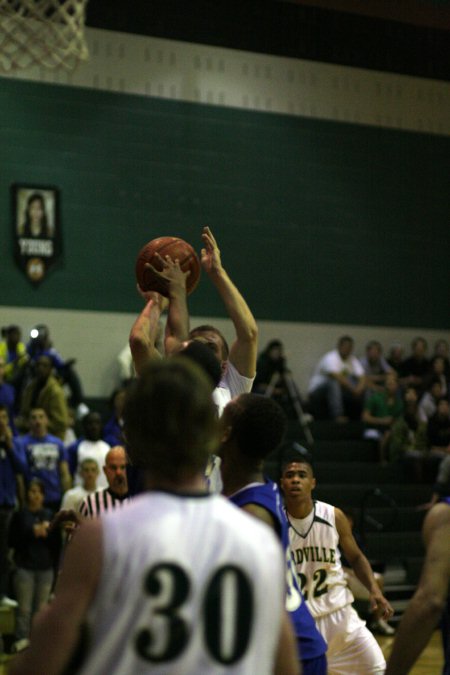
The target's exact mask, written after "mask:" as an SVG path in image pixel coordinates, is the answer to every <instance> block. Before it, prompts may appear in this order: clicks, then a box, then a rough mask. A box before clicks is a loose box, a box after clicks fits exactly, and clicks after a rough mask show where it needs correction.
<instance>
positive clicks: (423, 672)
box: [0, 631, 443, 675]
mask: <svg viewBox="0 0 450 675" xmlns="http://www.w3.org/2000/svg"><path fill="white" fill-rule="evenodd" d="M377 640H378V642H379V644H380V646H381V649H382V650H383V653H384V655H385V656H388V655H389V653H390V650H391V647H392V643H393V638H391V637H377ZM3 658H4V657H2V656H1V657H0V675H6V667H5V662H4V660H3ZM442 666H443V658H442V646H441V637H440V633H439V632H438V631H436V632H435V633H434V634H433V637H432V638H431V640H430V642H429V644H428V646H427V647H426V649H425V651H424V652H423V654H422V655H421V657H420V659H419V660H418V661H417V663H416V665H415V666H414V668H413V669H412V670H411V671H410V675H440V673H441V672H442Z"/></svg>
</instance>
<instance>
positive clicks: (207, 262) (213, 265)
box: [201, 227, 222, 274]
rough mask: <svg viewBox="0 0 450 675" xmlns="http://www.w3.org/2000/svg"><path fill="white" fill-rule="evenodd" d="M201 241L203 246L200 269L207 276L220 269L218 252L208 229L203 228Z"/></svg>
mask: <svg viewBox="0 0 450 675" xmlns="http://www.w3.org/2000/svg"><path fill="white" fill-rule="evenodd" d="M202 240H203V244H204V248H202V250H201V263H202V267H203V269H204V270H205V272H206V273H207V274H211V273H214V272H218V271H219V270H220V269H221V268H222V261H221V259H220V250H219V247H218V245H217V242H216V240H215V238H214V235H213V233H212V232H211V230H210V229H209V227H204V228H203V232H202Z"/></svg>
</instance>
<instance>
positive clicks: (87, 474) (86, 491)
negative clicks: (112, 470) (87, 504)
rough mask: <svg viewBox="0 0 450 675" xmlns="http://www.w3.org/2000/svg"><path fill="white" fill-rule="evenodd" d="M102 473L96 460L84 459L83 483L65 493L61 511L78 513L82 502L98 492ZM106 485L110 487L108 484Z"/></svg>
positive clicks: (81, 469)
mask: <svg viewBox="0 0 450 675" xmlns="http://www.w3.org/2000/svg"><path fill="white" fill-rule="evenodd" d="M101 473H103V470H102V471H100V470H99V468H98V464H97V462H96V460H95V459H90V458H89V457H88V458H86V459H83V460H82V461H81V463H80V467H79V476H80V478H81V483H80V484H79V485H76V486H75V487H73V488H70V490H67V492H65V493H64V496H63V499H62V502H61V511H64V510H66V511H70V510H73V511H78V509H79V507H80V505H81V502H83V501H84V500H85V499H86V497H87V496H88V495H90V494H92V493H93V492H95V491H96V490H97V487H98V486H97V483H98V478H99V476H100V474H101ZM105 482H106V481H105ZM106 485H108V483H107V482H106Z"/></svg>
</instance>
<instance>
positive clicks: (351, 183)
mask: <svg viewBox="0 0 450 675" xmlns="http://www.w3.org/2000/svg"><path fill="white" fill-rule="evenodd" d="M0 114H1V118H0V119H1V125H0V218H1V226H0V250H1V267H0V282H1V288H2V300H1V302H0V304H3V305H10V306H21V307H28V306H40V307H52V308H71V309H85V310H90V309H91V310H96V311H120V312H127V311H131V312H134V311H136V309H137V308H139V307H140V306H141V301H140V299H139V298H138V297H137V294H136V292H135V281H134V261H135V257H136V254H137V252H138V250H139V248H140V247H141V246H142V244H144V243H145V242H146V241H147V240H149V239H152V238H154V237H156V236H161V235H177V236H181V237H183V238H185V239H187V240H188V241H190V242H191V243H192V244H193V245H194V246H195V247H196V248H197V250H199V249H200V246H201V242H200V231H201V227H202V226H203V225H204V224H209V225H210V226H211V227H212V229H213V231H214V233H215V234H216V236H217V238H218V240H219V242H220V245H221V248H222V254H223V260H224V263H226V266H227V269H228V271H229V272H230V274H231V275H232V277H233V278H234V279H235V281H236V282H237V283H238V285H239V286H240V287H241V288H242V290H243V291H244V293H245V295H246V297H247V298H248V300H249V302H250V304H251V306H252V309H253V310H254V312H255V315H256V316H257V317H258V318H259V319H272V320H283V321H300V322H314V323H341V324H356V325H380V326H382V325H385V326H391V325H392V326H404V327H407V326H411V327H412V326H418V327H419V326H420V327H424V328H438V329H445V328H449V327H450V312H449V307H450V303H449V289H450V265H449V249H450V246H449V244H450V234H449V233H450V196H449V193H450V190H449V176H450V138H448V137H441V136H431V135H423V134H419V133H411V132H401V131H393V130H383V129H377V128H371V127H364V126H358V125H350V124H343V123H337V122H328V121H318V120H311V119H304V118H300V117H291V116H287V115H278V114H268V113H257V112H247V111H242V110H233V109H225V108H220V107H214V106H206V105H197V104H190V103H178V102H174V101H166V100H162V99H152V98H147V97H139V96H132V95H122V94H114V93H105V92H99V91H96V90H87V89H79V88H71V87H65V86H55V85H44V84H40V83H30V82H23V81H18V80H10V79H5V78H3V79H1V78H0ZM14 182H19V183H36V184H50V185H57V186H59V188H60V190H61V217H62V228H63V235H64V251H65V254H64V260H63V262H62V263H61V264H60V266H59V267H58V268H57V269H55V270H54V271H53V272H52V273H51V274H50V276H49V277H48V279H47V280H46V281H44V283H43V284H42V285H41V286H39V287H38V288H34V287H32V286H31V285H30V283H29V282H28V281H27V280H26V278H25V277H24V276H23V275H22V274H21V273H20V272H19V270H18V269H17V268H16V266H15V264H14V262H13V255H12V254H13V239H12V226H11V215H10V204H9V200H10V195H9V187H10V185H11V184H12V183H14ZM190 308H191V311H192V313H193V314H196V315H207V316H218V315H220V314H221V312H222V311H223V310H222V307H221V306H220V305H219V304H218V303H217V298H216V296H215V294H214V292H212V290H211V288H210V286H209V285H208V283H206V282H205V280H203V283H201V285H200V287H199V288H198V290H196V292H195V293H194V294H193V296H192V298H191V301H190Z"/></svg>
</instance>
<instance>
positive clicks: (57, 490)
mask: <svg viewBox="0 0 450 675" xmlns="http://www.w3.org/2000/svg"><path fill="white" fill-rule="evenodd" d="M29 426H30V433H29V434H26V435H25V436H21V437H19V438H18V439H17V447H18V450H19V452H20V456H21V459H22V460H23V463H24V465H25V477H26V478H27V479H28V480H31V478H39V479H40V480H42V481H43V483H44V489H45V500H46V501H45V505H46V506H48V507H50V508H52V509H53V510H54V511H58V509H59V506H60V504H61V498H62V495H63V493H64V492H66V490H68V489H69V488H70V487H71V484H72V480H71V477H70V472H69V465H68V463H67V454H66V449H65V447H64V445H63V442H62V441H61V439H59V438H57V437H56V436H53V435H52V434H49V433H48V429H49V426H48V417H47V415H46V412H45V410H44V409H43V408H38V407H34V408H32V409H31V412H30V423H29Z"/></svg>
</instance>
